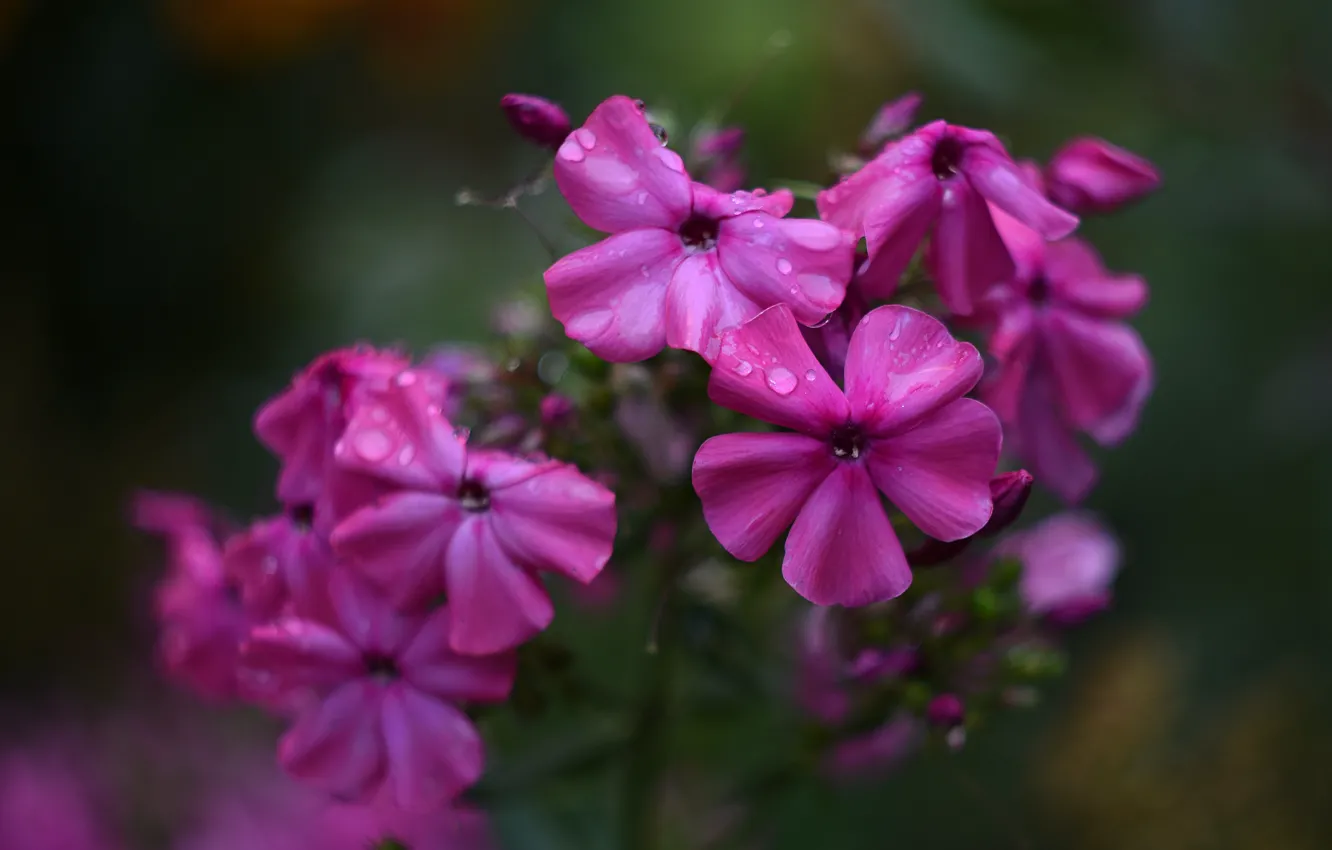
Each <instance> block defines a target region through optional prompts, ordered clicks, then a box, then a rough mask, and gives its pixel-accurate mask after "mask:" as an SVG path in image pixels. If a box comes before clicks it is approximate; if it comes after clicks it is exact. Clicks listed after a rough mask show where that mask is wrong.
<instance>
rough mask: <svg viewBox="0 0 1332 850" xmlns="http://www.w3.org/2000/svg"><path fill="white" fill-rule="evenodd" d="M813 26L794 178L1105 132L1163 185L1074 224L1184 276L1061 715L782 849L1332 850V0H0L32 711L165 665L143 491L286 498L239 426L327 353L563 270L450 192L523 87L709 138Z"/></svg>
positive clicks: (782, 842) (415, 340)
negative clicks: (1107, 581) (136, 503)
mask: <svg viewBox="0 0 1332 850" xmlns="http://www.w3.org/2000/svg"><path fill="white" fill-rule="evenodd" d="M779 31H785V32H789V33H790V34H791V36H792V39H791V45H790V47H789V48H788V49H787V50H785V51H784V52H783V53H782V54H781V56H780V57H778V58H777V59H776V60H775V61H773V62H771V63H769V64H767V65H766V66H764V68H763V70H762V72H761V73H760V74H759V75H758V76H757V77H755V78H754V79H753V81H752V84H751V85H749V87H748V88H747V90H746V92H745V95H744V97H743V99H741V100H740V102H739V103H738V105H737V106H736V108H735V109H734V110H733V113H732V115H731V116H730V118H731V120H733V121H735V122H738V123H741V124H743V125H745V126H746V127H748V128H749V130H750V142H749V148H748V156H749V161H750V164H751V173H752V174H753V175H755V176H756V178H758V179H760V180H762V179H763V178H772V177H789V178H802V179H812V180H825V179H826V178H827V165H826V162H827V160H826V156H827V153H828V150H829V149H830V148H831V147H842V148H849V147H850V146H851V145H852V144H853V143H854V140H855V137H856V135H857V134H858V132H859V130H860V129H861V127H862V126H863V124H864V123H865V122H866V121H867V120H868V118H869V116H870V115H871V113H872V111H873V110H874V109H875V108H876V107H877V106H878V105H879V104H880V103H881V102H882V101H884V100H886V99H889V98H892V97H895V96H897V95H898V94H900V93H901V92H903V91H905V90H907V89H917V90H919V91H921V92H922V93H924V94H925V96H926V103H925V107H924V110H923V113H922V115H923V117H925V118H934V117H947V118H948V119H950V120H953V121H956V122H958V123H963V124H968V125H972V126H980V127H988V128H992V129H994V130H996V131H997V132H999V133H1000V134H1001V135H1002V136H1003V137H1004V138H1005V139H1007V140H1008V141H1009V143H1010V147H1011V148H1012V150H1013V151H1014V153H1015V154H1017V155H1022V156H1032V157H1036V158H1044V157H1046V156H1048V155H1049V154H1050V153H1051V152H1052V151H1053V150H1054V149H1055V148H1056V147H1057V146H1058V145H1059V144H1060V143H1061V142H1062V141H1063V140H1065V139H1066V138H1068V137H1070V136H1073V135H1076V134H1083V133H1089V134H1094V135H1099V136H1103V137H1105V138H1108V139H1110V140H1112V141H1114V142H1116V143H1119V144H1121V145H1123V146H1125V147H1128V148H1130V149H1132V150H1134V151H1137V152H1140V153H1142V154H1144V155H1146V156H1148V157H1149V158H1151V159H1152V160H1154V161H1155V162H1156V163H1157V164H1158V165H1159V166H1160V168H1161V170H1162V172H1163V173H1164V175H1165V187H1164V189H1163V191H1162V192H1161V193H1160V194H1159V195H1158V196H1156V197H1154V198H1152V199H1151V200H1149V201H1148V202H1146V203H1145V204H1143V205H1141V206H1139V207H1136V208H1133V209H1131V210H1128V211H1125V212H1123V213H1121V214H1119V215H1117V216H1114V217H1111V218H1108V219H1104V220H1094V221H1091V222H1089V223H1088V224H1087V225H1086V226H1085V227H1084V233H1085V234H1086V235H1088V236H1089V237H1090V238H1091V239H1092V240H1093V241H1094V242H1095V243H1096V244H1097V245H1098V246H1099V247H1100V248H1101V250H1102V252H1103V253H1104V254H1105V256H1106V260H1107V263H1108V265H1109V266H1110V267H1111V268H1115V269H1122V270H1126V271H1139V272H1141V273H1143V274H1144V275H1145V276H1146V277H1147V279H1148V281H1149V283H1150V284H1151V285H1152V303H1151V304H1150V305H1149V307H1148V309H1147V310H1146V311H1145V313H1144V314H1143V316H1142V317H1141V319H1140V320H1139V322H1138V326H1139V328H1140V329H1141V331H1142V333H1143V335H1144V337H1145V338H1146V340H1147V342H1148V345H1149V346H1150V348H1151V350H1152V352H1153V354H1154V355H1155V358H1156V361H1157V368H1158V374H1159V386H1158V389H1157V391H1156V395H1155V397H1154V398H1153V399H1152V401H1151V403H1150V404H1149V405H1148V407H1147V411H1146V415H1145V417H1144V420H1143V424H1142V427H1141V429H1140V431H1139V432H1138V433H1137V434H1136V435H1135V436H1134V437H1133V438H1132V439H1131V440H1130V441H1129V442H1128V443H1127V444H1126V445H1125V446H1124V447H1123V448H1122V449H1120V450H1118V451H1116V452H1115V453H1114V454H1113V455H1111V456H1110V457H1108V458H1107V459H1106V462H1105V464H1104V476H1103V483H1102V485H1101V487H1100V488H1099V489H1098V491H1097V492H1096V493H1095V495H1094V497H1093V499H1092V501H1091V506H1092V507H1094V508H1095V509H1097V510H1099V511H1101V512H1103V513H1104V514H1105V515H1106V516H1107V518H1108V519H1109V520H1110V522H1112V523H1113V525H1114V526H1115V527H1116V528H1117V529H1118V530H1119V531H1120V533H1121V534H1122V536H1123V538H1124V541H1125V547H1126V551H1127V555H1128V559H1127V563H1126V568H1125V570H1124V572H1123V574H1122V576H1121V579H1120V581H1119V584H1118V600H1117V604H1116V606H1115V609H1114V611H1113V612H1112V613H1111V614H1110V615H1108V616H1106V617H1104V618H1102V619H1101V620H1099V621H1097V622H1096V623H1095V624H1094V625H1093V626H1092V627H1090V628H1089V629H1087V630H1085V631H1083V632H1081V633H1079V634H1078V636H1077V637H1076V639H1075V646H1074V655H1073V657H1074V669H1073V672H1072V674H1071V675H1070V676H1069V677H1068V679H1067V680H1066V681H1065V682H1062V683H1061V684H1060V685H1059V686H1058V687H1056V688H1055V689H1054V691H1053V693H1052V694H1051V695H1050V699H1049V700H1048V701H1047V702H1046V703H1045V704H1044V705H1043V706H1041V707H1040V708H1039V709H1037V710H1035V711H1033V712H1030V713H1026V714H1022V715H1014V716H1010V717H1008V718H1005V719H1003V720H1001V721H1000V722H999V723H997V724H996V725H995V726H993V727H992V728H990V729H989V730H987V731H986V732H985V733H984V734H982V735H978V736H976V737H975V738H974V740H973V741H972V742H971V743H970V744H969V745H968V748H967V749H966V751H965V752H964V753H963V754H961V755H960V756H958V757H956V758H954V759H951V760H942V761H938V760H936V761H930V762H926V763H922V764H917V765H916V766H914V767H912V768H911V769H909V770H906V771H904V772H902V773H900V774H898V775H896V776H894V777H892V778H891V779H889V780H888V781H886V782H884V783H881V784H875V785H871V786H864V787H860V788H857V789H854V790H847V789H844V788H826V789H821V790H813V791H807V792H806V793H803V794H802V795H799V796H797V797H795V798H792V799H789V800H783V801H782V804H781V805H780V806H774V810H773V812H772V814H771V817H772V819H773V821H772V822H773V824H774V829H775V831H776V832H777V834H778V835H779V840H778V842H777V846H780V847H792V848H794V847H811V846H817V847H820V848H822V847H829V848H843V847H845V848H879V847H883V846H928V847H937V848H954V847H956V848H963V847H966V848H980V847H985V848H988V847H995V848H1003V847H1015V848H1017V847H1033V846H1039V847H1054V846H1063V847H1079V848H1081V847H1088V848H1121V847H1135V848H1148V850H1150V848H1157V847H1161V848H1166V847H1169V848H1182V847H1188V848H1191V847H1199V848H1204V847H1222V848H1229V847H1234V848H1286V847H1290V848H1306V847H1308V848H1325V847H1328V846H1332V824H1330V823H1329V820H1328V818H1329V816H1328V815H1327V814H1326V810H1327V809H1326V804H1327V803H1328V802H1329V801H1332V779H1330V778H1329V777H1332V767H1330V766H1329V765H1330V764H1332V762H1330V761H1329V758H1330V757H1332V730H1329V728H1328V724H1327V722H1326V717H1327V709H1328V707H1329V705H1330V703H1329V685H1330V684H1332V675H1330V674H1329V664H1330V663H1332V655H1330V654H1329V649H1330V648H1332V626H1329V623H1332V618H1329V617H1328V615H1327V614H1328V608H1329V603H1330V602H1332V569H1329V568H1330V567H1332V535H1330V534H1329V533H1328V532H1329V520H1332V439H1329V435H1332V286H1330V285H1329V283H1330V282H1332V51H1329V49H1328V46H1329V44H1332V4H1329V3H1326V2H1322V0H1286V2H1280V0H1266V1H1265V2H1259V0H1080V2H1056V0H921V1H920V2H908V0H865V2H850V0H819V2H814V0H677V2H675V3H670V4H665V3H655V4H648V3H630V2H615V0H585V2H551V3H537V2H530V1H529V2H524V0H119V2H111V0H80V2H77V3H57V2H50V1H49V0H46V2H43V0H27V2H23V0H0V69H2V70H0V86H2V87H3V88H2V89H0V91H2V92H3V100H2V101H0V103H2V104H3V108H2V109H0V122H3V123H0V292H3V299H2V300H0V305H2V306H0V341H2V342H0V344H2V345H3V349H2V350H3V352H4V363H5V364H6V370H5V372H6V375H7V376H8V378H7V380H8V381H9V384H8V385H7V386H6V387H5V388H4V389H3V390H0V392H2V393H3V396H4V398H5V399H6V401H5V403H4V404H3V406H0V410H3V413H4V415H0V482H3V486H2V488H0V499H2V500H3V501H2V502H0V535H2V538H0V539H3V540H4V541H5V542H6V544H7V545H6V550H7V552H6V558H5V561H6V562H7V563H6V570H5V572H6V575H5V581H4V584H3V591H2V592H0V672H2V674H3V678H2V679H0V697H2V698H3V700H4V703H5V706H6V707H7V708H8V709H10V710H12V709H13V708H14V707H15V706H17V707H18V709H19V710H20V711H23V710H29V709H32V708H33V707H34V706H37V705H39V704H43V703H44V701H46V700H47V699H48V698H50V697H52V696H53V695H58V696H59V697H60V698H62V699H66V700H67V699H69V698H70V697H71V695H73V696H75V697H77V698H79V699H85V698H90V699H101V698H105V697H107V695H110V694H114V693H116V691H117V689H118V688H119V687H120V683H121V681H122V679H123V678H124V677H125V675H126V671H127V670H130V669H133V668H135V667H137V666H142V664H143V659H144V658H146V657H147V655H148V652H149V649H148V646H149V643H150V640H151V635H150V633H149V632H148V629H147V627H146V626H145V623H144V617H143V613H144V605H145V603H144V592H145V588H146V587H147V585H148V583H149V582H151V580H152V577H153V575H154V574H155V570H156V564H155V563H154V562H153V560H152V558H151V557H150V555H151V549H150V548H149V547H146V546H145V545H144V544H143V542H142V541H141V540H138V539H136V537H135V535H134V534H133V533H132V532H130V531H129V530H128V529H127V528H126V526H125V522H124V516H125V512H124V505H125V497H126V494H127V493H128V492H130V491H131V490H132V488H134V487H137V486H140V485H150V486H153V487H158V488H178V489H186V490H191V491H195V492H198V493H201V494H204V495H206V496H207V497H208V498H210V499H212V500H214V501H216V502H218V503H220V504H223V505H227V506H229V507H230V508H232V509H233V510H234V511H235V513H236V514H237V515H238V516H242V517H243V516H248V515H250V514H254V513H261V512H266V511H268V510H270V508H271V505H270V501H269V500H270V498H271V496H270V492H269V488H270V485H271V475H272V472H273V469H274V465H273V463H272V461H271V460H270V459H269V458H268V457H267V456H266V455H265V453H264V452H263V451H262V449H261V448H260V447H259V446H258V445H257V444H256V443H255V442H254V440H253V439H252V437H251V435H250V432H249V427H248V426H249V417H250V416H251V414H252V412H253V410H254V409H255V407H256V406H257V405H258V404H259V403H260V402H261V401H262V400H263V399H265V398H266V397H267V396H268V395H269V394H271V393H272V392H274V391H275V390H277V389H278V388H279V387H280V386H282V384H283V383H284V382H285V381H286V380H287V378H288V377H289V375H290V373H291V372H292V371H293V370H294V369H295V368H297V367H299V366H300V365H302V364H303V363H304V362H306V361H307V360H308V359H309V358H310V357H311V356H312V355H314V354H315V353H316V352H318V351H320V350H322V349H324V348H327V347H332V346H337V345H342V344H346V343H348V342H351V341H354V340H359V339H365V340H371V341H375V342H378V343H391V342H395V341H404V342H407V343H409V344H411V345H414V346H418V347H419V346H425V345H428V344H431V343H434V342H438V341H443V340H447V339H478V338H480V337H481V336H482V335H483V334H484V328H485V324H486V321H487V308H488V305H490V304H492V303H493V302H494V301H495V299H496V297H497V296H498V295H499V294H501V293H503V292H504V291H506V290H511V289H514V288H516V287H520V286H531V285H533V284H534V283H536V281H537V280H538V276H539V274H540V272H541V271H542V269H543V268H544V265H545V263H546V262H547V258H546V255H545V253H544V251H543V250H542V248H541V245H540V244H539V243H538V242H537V241H536V240H535V239H534V238H533V237H532V235H531V233H530V232H528V231H527V230H526V229H525V228H524V227H523V226H522V224H521V222H520V221H519V220H518V219H517V218H516V217H513V216H511V215H508V214H505V213H503V212H501V211H495V210H489V209H476V208H471V209H463V208H458V207H457V206H456V205H455V204H454V196H455V193H456V192H457V191H458V190H459V189H461V188H463V187H471V188H474V189H479V190H498V189H501V188H502V187H504V186H507V185H509V184H510V183H512V182H514V181H515V180H516V179H517V178H519V177H520V176H521V175H524V174H526V173H529V172H530V170H531V169H532V168H533V167H534V166H536V165H538V164H539V163H540V154H539V153H538V152H536V151H534V150H532V149H530V148H527V147H524V146H523V145H522V144H521V143H520V142H519V141H518V140H516V139H515V138H514V137H513V136H512V135H511V134H510V133H509V131H508V128H507V126H506V125H505V123H504V121H503V118H502V116H501V114H500V112H499V110H498V108H497V102H498V100H499V97H500V96H501V95H502V94H503V93H505V92H508V91H530V92H534V93H540V94H544V95H547V96H550V97H552V98H554V99H556V100H558V101H560V102H562V103H563V104H564V105H565V106H566V107H567V108H568V109H569V111H570V113H571V114H572V115H573V116H574V118H575V123H577V122H578V120H579V119H580V118H581V116H583V115H585V114H586V113H587V111H589V110H590V109H591V107H592V106H594V105H595V104H596V103H597V102H598V101H599V100H601V99H602V98H603V97H605V96H607V95H609V94H612V93H617V92H620V93H627V94H632V95H633V96H635V97H640V98H643V99H645V100H647V101H648V102H649V104H650V105H651V106H652V107H654V108H657V109H664V110H669V111H670V112H671V113H673V114H674V115H675V116H677V117H678V118H679V119H681V120H683V121H689V120H692V119H695V118H698V117H701V116H702V115H703V113H704V112H705V111H707V110H708V109H709V108H710V107H713V106H716V105H717V104H719V103H721V102H724V101H726V100H727V99H728V98H730V96H731V94H732V93H733V92H734V91H735V90H736V89H737V88H738V87H740V86H741V85H742V83H743V81H744V80H745V79H746V78H747V77H748V76H749V75H750V72H751V69H753V68H754V67H755V66H756V64H757V63H758V62H759V61H760V57H761V56H762V55H763V53H764V52H765V50H766V45H767V43H768V41H769V39H770V37H771V36H772V34H773V33H775V32H779ZM533 215H534V216H536V217H538V218H541V217H543V216H546V217H549V218H550V219H552V220H553V219H554V218H555V217H556V216H558V215H560V201H559V199H558V197H549V196H546V197H543V198H541V199H539V200H538V202H537V203H536V204H535V205H534V206H533ZM565 247H573V246H572V245H568V246H565ZM551 846H552V847H554V846H557V845H551Z"/></svg>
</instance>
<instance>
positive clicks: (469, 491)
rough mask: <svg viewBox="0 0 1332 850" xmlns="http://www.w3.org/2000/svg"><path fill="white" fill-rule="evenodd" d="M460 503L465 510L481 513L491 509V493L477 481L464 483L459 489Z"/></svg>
mask: <svg viewBox="0 0 1332 850" xmlns="http://www.w3.org/2000/svg"><path fill="white" fill-rule="evenodd" d="M458 501H459V503H461V504H462V506H463V510H467V511H472V512H473V513H480V512H481V511H484V510H488V509H489V508H490V493H489V492H487V490H486V488H485V487H482V486H481V484H480V483H478V482H476V481H464V482H463V483H462V486H461V487H459V488H458Z"/></svg>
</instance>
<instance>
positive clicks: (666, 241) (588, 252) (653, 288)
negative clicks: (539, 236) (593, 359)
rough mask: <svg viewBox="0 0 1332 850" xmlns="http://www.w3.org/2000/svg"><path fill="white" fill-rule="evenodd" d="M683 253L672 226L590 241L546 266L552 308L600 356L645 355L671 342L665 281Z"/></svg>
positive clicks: (574, 336) (627, 358)
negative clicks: (666, 307)
mask: <svg viewBox="0 0 1332 850" xmlns="http://www.w3.org/2000/svg"><path fill="white" fill-rule="evenodd" d="M684 255H685V251H684V243H682V242H681V241H680V237H679V236H678V235H677V234H675V233H674V232H672V231H669V230H656V229H645V230H630V231H627V232H625V233H620V234H617V235H615V236H611V237H610V238H608V239H604V240H602V241H601V242H598V243H597V244H595V245H589V246H588V247H586V248H583V249H582V250H579V251H575V252H573V253H572V254H569V255H567V256H565V257H563V258H561V259H560V260H559V261H558V262H556V263H555V265H553V266H551V267H550V268H549V269H547V270H546V275H545V278H546V296H547V297H548V298H549V299H550V310H551V312H552V313H553V314H554V315H555V318H556V319H558V320H559V321H560V323H561V324H563V325H564V332H565V333H566V334H568V335H569V338H570V339H573V340H576V341H578V342H581V343H582V344H583V345H585V346H587V347H588V348H589V349H591V350H592V352H593V353H594V354H596V355H597V356H598V357H601V358H603V359H605V360H610V361H612V362H614V363H629V362H633V361H636V360H646V359H647V358H649V357H651V356H652V355H654V354H656V353H657V352H658V351H661V349H662V347H663V346H664V345H665V344H666V323H665V302H666V286H667V284H668V283H669V282H670V279H671V275H672V274H673V273H674V270H675V267H676V265H677V264H678V263H679V261H680V260H681V259H682V258H683V257H684Z"/></svg>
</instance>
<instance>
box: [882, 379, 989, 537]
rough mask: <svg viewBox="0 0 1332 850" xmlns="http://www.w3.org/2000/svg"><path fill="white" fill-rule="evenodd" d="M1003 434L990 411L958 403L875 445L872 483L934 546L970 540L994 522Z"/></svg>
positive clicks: (972, 403) (970, 403)
mask: <svg viewBox="0 0 1332 850" xmlns="http://www.w3.org/2000/svg"><path fill="white" fill-rule="evenodd" d="M1002 442H1003V433H1002V430H1001V429H1000V427H999V419H998V418H997V417H996V416H995V415H994V412H993V411H992V410H990V408H988V407H986V406H985V405H983V404H981V403H980V402H978V401H975V400H973V399H969V398H963V399H958V400H957V401H954V402H953V403H952V404H949V405H948V406H947V407H945V408H943V409H942V410H940V411H939V412H938V413H936V414H934V415H933V416H930V417H928V418H926V419H923V420H921V421H920V424H919V425H918V426H917V427H916V428H914V429H913V430H911V431H908V432H906V433H904V434H898V435H897V436H895V437H893V438H892V439H889V440H883V441H872V442H871V443H870V449H869V471H870V475H871V476H873V478H874V483H875V484H876V485H877V486H878V488H879V489H880V490H882V491H883V494H884V495H885V496H887V497H888V498H889V500H891V501H892V503H893V504H894V505H896V506H897V507H898V508H899V509H901V511H902V513H904V514H906V515H907V518H908V519H910V520H911V521H912V522H913V523H915V524H916V527H917V528H919V529H920V530H921V531H923V532H925V533H926V534H928V535H929V536H931V537H933V538H935V539H936V540H944V541H949V540H960V539H961V538H963V537H970V536H971V535H973V534H975V533H976V532H977V531H980V530H981V528H983V527H984V526H985V523H986V522H987V521H988V520H989V519H990V514H991V512H992V511H993V507H994V506H993V503H992V502H991V500H990V478H991V477H993V476H994V468H995V465H996V464H998V462H999V450H1000V447H1001V444H1002Z"/></svg>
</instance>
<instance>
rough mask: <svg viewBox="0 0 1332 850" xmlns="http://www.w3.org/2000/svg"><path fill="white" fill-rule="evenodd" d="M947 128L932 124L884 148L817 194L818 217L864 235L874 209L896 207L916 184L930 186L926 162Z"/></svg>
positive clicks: (913, 191)
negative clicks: (868, 219) (835, 183)
mask: <svg viewBox="0 0 1332 850" xmlns="http://www.w3.org/2000/svg"><path fill="white" fill-rule="evenodd" d="M946 126H947V125H946V124H945V123H944V122H943V121H935V122H933V123H931V124H927V125H925V126H924V127H921V128H920V129H919V130H917V131H916V132H914V133H912V134H911V135H909V136H906V137H905V138H902V139H900V140H898V141H896V142H893V143H890V144H889V145H887V146H886V147H885V148H884V149H883V152H882V153H880V154H879V155H878V156H876V157H875V158H874V159H872V160H870V161H869V162H868V163H866V164H865V166H864V167H863V168H861V169H860V170H859V171H857V172H856V173H855V174H852V175H851V176H849V177H847V178H845V179H844V180H842V182H840V183H838V184H837V185H836V186H833V187H832V188H831V189H825V190H823V191H822V192H820V193H819V196H818V198H817V200H816V203H817V205H818V208H819V217H820V218H823V219H824V220H826V221H830V222H832V223H833V224H835V225H837V226H838V227H841V228H844V229H846V230H850V231H852V232H853V233H864V232H865V230H866V220H867V218H868V217H869V215H870V213H871V212H872V211H873V210H874V208H875V207H878V206H881V205H885V204H887V205H897V204H899V203H900V202H899V201H898V200H897V199H898V198H899V197H900V196H901V195H902V194H903V193H904V192H905V193H907V194H909V195H912V196H917V197H918V196H919V194H920V191H921V190H920V189H919V188H918V187H917V188H916V189H912V188H911V187H912V186H913V184H916V183H919V182H929V183H932V182H934V179H935V178H934V174H933V172H932V170H931V168H930V158H931V157H932V156H933V155H934V147H935V145H936V144H937V143H938V141H939V139H940V138H941V137H942V136H943V133H944V129H945V127H946Z"/></svg>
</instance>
